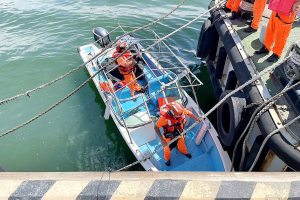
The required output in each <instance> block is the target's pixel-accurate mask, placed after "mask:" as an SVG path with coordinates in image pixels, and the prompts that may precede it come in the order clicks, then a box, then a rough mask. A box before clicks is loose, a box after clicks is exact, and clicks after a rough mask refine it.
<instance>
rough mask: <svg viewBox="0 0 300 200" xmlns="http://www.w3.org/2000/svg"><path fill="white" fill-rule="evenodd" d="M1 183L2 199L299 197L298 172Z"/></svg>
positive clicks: (83, 175) (60, 176)
mask: <svg viewBox="0 0 300 200" xmlns="http://www.w3.org/2000/svg"><path fill="white" fill-rule="evenodd" d="M101 177H102V179H101ZM0 187H1V190H0V199H1V200H2V199H11V200H12V199H115V200H119V199H149V200H150V199H181V200H183V199H300V189H299V188H300V173H296V172H285V173H282V172H281V173H229V172H112V173H108V172H105V173H104V172H37V173H36V172H32V173H30V172H29V173H28V172H21V173H18V172H3V173H0Z"/></svg>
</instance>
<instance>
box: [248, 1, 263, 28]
mask: <svg viewBox="0 0 300 200" xmlns="http://www.w3.org/2000/svg"><path fill="white" fill-rule="evenodd" d="M267 1H268V0H256V1H255V2H254V7H253V20H252V23H251V26H249V27H248V28H246V29H244V32H247V33H251V32H256V31H257V29H258V28H259V23H260V20H261V18H262V16H263V13H264V10H265V7H266V4H267Z"/></svg>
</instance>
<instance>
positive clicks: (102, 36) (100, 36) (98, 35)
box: [93, 27, 111, 48]
mask: <svg viewBox="0 0 300 200" xmlns="http://www.w3.org/2000/svg"><path fill="white" fill-rule="evenodd" d="M93 34H94V39H95V41H96V42H97V43H98V44H99V45H100V46H101V47H102V48H104V47H105V46H106V45H108V44H109V43H110V42H111V40H110V36H109V34H108V32H107V31H106V30H105V29H104V28H101V27H98V28H94V29H93Z"/></svg>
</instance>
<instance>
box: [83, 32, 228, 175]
mask: <svg viewBox="0 0 300 200" xmlns="http://www.w3.org/2000/svg"><path fill="white" fill-rule="evenodd" d="M148 30H149V31H151V32H153V31H152V30H151V29H148ZM93 32H94V36H95V40H96V41H97V42H98V43H99V44H100V46H101V48H98V47H97V46H96V45H95V44H88V45H84V46H81V47H79V48H78V52H79V54H80V56H81V58H82V60H83V61H84V62H86V61H88V60H90V59H91V58H95V59H93V60H92V61H91V62H89V63H87V64H86V68H87V70H88V72H89V74H90V75H91V76H93V75H94V74H95V73H97V72H98V71H99V70H100V69H101V68H103V66H104V65H106V64H107V63H108V62H109V61H110V60H111V59H112V55H113V53H114V51H115V46H113V47H112V48H108V49H105V50H104V51H103V52H102V50H103V49H104V47H105V45H108V44H109V42H110V36H109V34H108V33H107V31H106V30H105V29H103V28H96V29H94V30H93ZM153 33H154V35H155V37H156V39H159V37H158V35H157V34H156V33H155V32H153ZM117 40H121V41H125V42H126V43H127V45H128V46H132V47H134V48H135V49H134V51H133V52H134V53H136V54H139V55H140V58H139V64H141V65H142V67H140V68H139V69H140V70H141V72H139V73H138V72H137V74H136V76H137V79H138V80H137V81H138V83H139V84H140V85H144V86H147V90H146V91H145V92H144V93H136V94H135V96H134V97H131V94H130V89H129V88H128V87H127V86H126V87H125V88H122V89H118V90H116V89H115V88H114V84H115V82H116V81H118V80H119V79H120V77H118V75H116V73H118V67H117V65H116V64H114V63H115V62H113V65H115V66H113V67H112V66H111V65H110V67H108V68H105V69H104V70H102V71H101V72H100V73H99V74H98V75H97V76H95V77H94V78H93V81H94V84H95V85H96V87H97V89H98V91H99V94H100V95H101V97H102V99H103V101H104V102H105V104H106V112H105V113H106V118H108V117H109V115H110V116H111V117H112V119H113V120H114V122H115V124H116V126H117V128H118V129H119V131H120V134H121V135H122V136H123V138H124V140H125V142H126V143H127V145H128V147H129V148H130V149H131V151H132V153H133V154H134V156H135V157H136V159H137V160H143V159H144V158H145V157H147V156H149V155H151V154H152V153H153V152H155V151H156V150H157V149H159V148H160V147H161V143H160V140H159V138H158V136H157V135H156V133H155V130H154V126H155V123H156V121H157V119H158V116H159V108H160V105H159V103H158V100H159V99H160V100H162V99H163V100H164V102H168V103H169V102H171V101H176V102H179V103H181V104H182V105H183V106H184V107H185V108H186V109H187V110H189V111H191V112H193V114H194V115H195V116H201V115H203V113H202V111H201V109H200V108H199V107H198V105H197V103H196V102H195V101H194V100H193V99H192V98H191V97H190V96H189V95H188V94H187V93H186V92H185V90H183V87H192V86H200V85H202V83H201V81H200V80H199V79H198V78H197V77H196V76H195V75H194V74H192V73H191V72H190V70H189V69H188V68H187V67H186V66H185V65H184V64H183V63H182V62H181V61H180V60H179V59H178V57H177V56H176V55H175V54H174V53H173V52H172V51H171V49H170V48H169V47H168V46H167V45H166V44H165V43H164V42H163V41H162V42H161V44H163V45H165V46H164V48H165V49H167V50H169V52H168V54H166V55H168V56H172V57H173V58H176V59H177V60H178V63H180V64H182V66H180V67H173V68H170V67H169V68H166V67H165V68H164V64H163V62H161V61H160V62H158V61H156V60H155V59H154V56H152V55H154V54H153V52H152V53H151V52H148V51H147V50H146V49H144V48H143V46H142V45H141V43H140V41H141V40H142V39H137V38H134V37H132V36H130V35H127V36H125V37H122V38H117ZM133 44H135V45H133ZM161 49H162V46H159V50H161ZM100 52H101V53H100ZM154 53H155V54H156V55H157V54H160V53H161V54H162V53H163V52H161V51H159V52H154ZM160 63H162V64H160ZM112 68H114V69H112ZM114 72H116V73H114ZM121 78H122V76H121ZM182 78H187V80H189V81H190V85H187V86H182V85H181V84H180V80H181V79H182ZM194 82H197V84H194ZM101 83H105V84H106V85H107V86H108V87H110V88H112V89H113V90H112V89H109V90H108V89H107V88H106V89H105V88H103V87H101ZM102 85H103V84H102ZM105 90H106V91H105ZM160 102H161V101H160ZM194 122H195V120H194V119H192V118H189V117H187V124H186V126H185V129H187V128H189V127H190V126H191V125H193V124H194ZM161 132H162V130H161ZM99 134H101V130H99ZM217 136H218V134H217V132H216V130H215V128H214V127H213V126H212V124H211V123H210V121H209V120H208V119H205V120H203V121H202V122H200V123H198V124H197V125H196V126H194V127H193V128H192V129H191V130H189V131H188V132H187V133H186V135H185V141H186V146H187V150H188V152H190V153H191V154H192V158H191V159H189V158H187V157H186V156H184V155H183V154H181V153H177V152H175V151H178V150H176V149H175V148H174V149H173V150H172V154H171V166H166V164H165V162H164V151H160V152H158V153H157V154H155V155H153V156H152V157H151V158H150V159H147V160H146V161H142V162H141V165H142V166H143V167H144V169H145V170H146V171H230V167H231V161H230V159H229V156H228V153H227V152H226V151H224V150H223V148H222V146H221V144H220V141H219V139H218V137H217Z"/></svg>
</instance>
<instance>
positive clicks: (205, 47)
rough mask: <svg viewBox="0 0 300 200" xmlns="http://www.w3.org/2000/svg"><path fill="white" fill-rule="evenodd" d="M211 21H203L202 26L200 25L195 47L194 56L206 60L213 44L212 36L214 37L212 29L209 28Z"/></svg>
mask: <svg viewBox="0 0 300 200" xmlns="http://www.w3.org/2000/svg"><path fill="white" fill-rule="evenodd" d="M211 24H212V22H211V19H209V18H208V19H207V20H205V22H204V24H203V25H202V28H201V31H200V35H199V39H198V45H197V53H196V56H197V57H200V58H203V59H204V58H206V57H207V56H208V54H209V51H210V49H211V46H212V45H211V44H212V42H213V35H214V30H215V29H214V28H212V27H211Z"/></svg>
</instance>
